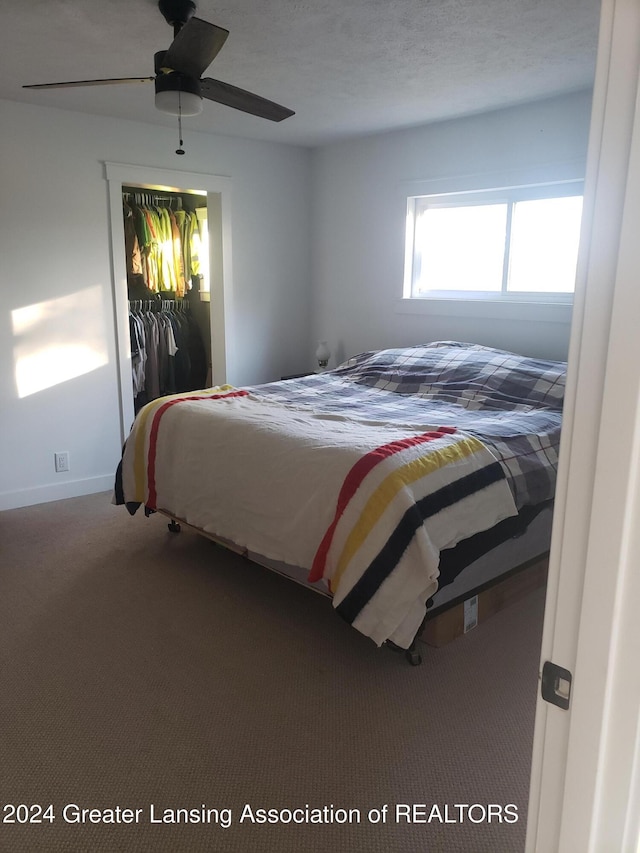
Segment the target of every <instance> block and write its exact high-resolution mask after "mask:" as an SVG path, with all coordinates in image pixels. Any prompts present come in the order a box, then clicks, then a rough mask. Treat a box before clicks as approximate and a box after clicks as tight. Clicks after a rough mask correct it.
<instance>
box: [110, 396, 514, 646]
mask: <svg viewBox="0 0 640 853" xmlns="http://www.w3.org/2000/svg"><path fill="white" fill-rule="evenodd" d="M114 503H117V504H125V505H126V506H127V508H128V509H129V511H130V512H131V513H133V512H135V511H136V509H137V508H138V507H139V506H140V505H142V504H144V505H145V506H146V507H148V508H150V509H164V510H166V511H168V512H170V513H171V514H174V515H175V516H177V517H179V518H182V519H184V520H185V521H187V522H188V523H190V524H192V525H194V526H195V527H198V528H200V529H202V530H204V531H205V532H208V533H210V534H212V535H214V536H219V537H221V538H224V539H228V540H230V541H232V542H234V543H235V544H236V545H239V546H240V547H243V548H246V549H247V550H249V551H252V552H255V553H258V554H261V555H262V556H264V557H267V558H269V559H270V560H279V561H282V562H285V563H289V564H292V565H296V566H301V567H303V568H306V569H308V570H309V571H310V579H311V580H318V579H319V578H323V579H324V580H325V581H326V583H327V584H328V586H329V588H330V590H331V592H332V595H333V603H334V607H335V608H336V609H337V611H338V613H339V614H340V615H341V616H342V617H343V618H345V619H346V620H347V621H348V622H350V623H351V624H352V625H353V626H354V627H355V628H356V629H357V630H359V631H361V632H362V633H364V634H365V635H366V636H369V637H371V638H372V639H373V640H374V641H375V642H376V643H377V644H382V643H383V642H384V641H385V640H387V639H390V640H392V641H393V642H394V643H396V644H397V645H399V646H402V647H403V648H407V647H408V646H409V645H410V644H411V642H412V640H413V639H414V636H415V633H416V631H417V630H418V628H419V626H420V624H421V622H422V620H423V618H424V614H425V611H426V601H427V599H428V598H429V596H431V595H432V594H433V593H434V592H435V590H436V588H437V578H438V560H439V552H440V550H442V549H443V548H446V547H452V546H453V545H455V544H456V542H458V541H459V540H461V539H463V538H466V537H468V536H471V535H473V534H475V533H477V532H479V531H482V530H485V529H487V528H489V527H491V526H493V525H494V524H496V523H497V522H498V521H500V520H502V519H503V518H506V517H508V516H511V515H515V514H516V507H515V504H514V500H513V496H512V493H511V489H510V487H509V484H508V480H507V476H506V473H505V469H504V466H503V465H501V464H500V463H499V462H498V461H496V458H495V456H494V455H493V454H492V453H491V452H490V451H489V450H488V449H487V448H486V447H485V445H484V444H483V443H482V442H481V441H480V440H479V439H478V438H476V437H473V436H471V435H469V434H467V433H462V432H460V431H458V430H457V429H456V428H455V427H445V428H438V427H437V426H436V425H433V426H432V427H431V428H428V429H425V428H424V425H422V424H421V425H419V426H416V427H413V428H412V427H411V426H408V425H406V424H405V425H402V426H398V425H395V424H388V423H384V422H378V421H367V420H360V419H357V418H355V419H354V418H351V417H347V416H342V415H338V414H336V413H330V414H323V413H320V412H313V411H309V410H308V409H305V408H302V409H297V408H296V407H295V406H294V405H291V404H289V403H287V404H283V403H280V402H278V401H274V400H272V399H270V398H268V397H263V396H261V395H260V394H258V393H252V392H251V391H247V390H236V389H233V388H231V387H229V386H223V387H220V388H212V389H208V390H206V391H201V392H192V393H189V394H185V395H175V396H172V397H166V398H162V399H160V400H155V401H153V402H152V403H149V404H148V405H147V406H145V407H144V408H143V409H142V410H141V411H140V413H139V414H138V416H137V418H136V421H135V423H134V426H133V428H132V431H131V434H130V436H129V438H128V440H127V442H126V445H125V449H124V452H123V458H122V461H121V463H120V466H119V468H118V472H117V475H116V486H115V493H114Z"/></svg>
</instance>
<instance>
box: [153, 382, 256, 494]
mask: <svg viewBox="0 0 640 853" xmlns="http://www.w3.org/2000/svg"><path fill="white" fill-rule="evenodd" d="M248 393H249V392H248V391H229V392H228V393H226V394H210V395H208V396H206V397H177V398H175V399H173V400H169V401H168V402H167V403H164V404H163V405H162V406H160V408H159V409H158V411H157V412H156V413H155V414H154V416H153V422H152V424H151V432H150V433H149V456H148V459H147V480H148V487H149V497H148V499H147V502H146V504H145V505H146V506H147V507H148V508H149V509H157V506H156V501H157V494H156V446H157V442H158V429H159V427H160V420H161V418H162V416H163V415H164V413H165V412H166V411H167V410H168V409H170V408H171V406H174V405H175V404H176V403H188V402H192V401H193V400H220V399H222V398H223V397H225V398H226V397H246V396H247V395H248Z"/></svg>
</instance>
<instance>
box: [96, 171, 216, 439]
mask: <svg viewBox="0 0 640 853" xmlns="http://www.w3.org/2000/svg"><path fill="white" fill-rule="evenodd" d="M105 169H106V179H107V181H108V188H109V206H110V225H111V260H112V280H113V300H114V312H115V319H116V323H115V328H116V358H117V371H118V383H119V397H120V429H121V437H122V441H123V442H124V440H125V439H126V437H127V435H128V434H129V430H130V428H131V424H132V423H133V419H134V416H135V404H134V387H133V381H132V379H133V371H132V366H133V365H132V352H131V338H130V328H129V296H130V283H131V276H130V275H129V282H128V280H127V279H128V276H127V272H128V270H127V260H126V259H127V248H126V244H125V227H124V216H123V200H125V199H126V198H129V199H130V200H132V201H134V203H140V202H141V203H142V204H144V203H149V204H152V205H154V206H155V205H159V204H160V203H162V204H165V205H168V206H173V207H174V208H177V207H178V205H180V206H182V205H184V206H185V207H188V208H190V209H193V210H194V211H197V210H198V209H199V210H200V216H201V218H202V217H203V213H204V211H206V230H204V234H205V237H206V238H208V240H207V239H205V240H204V241H203V242H204V243H205V244H206V243H207V242H208V247H207V249H206V250H205V251H206V256H203V258H202V264H201V269H202V272H203V277H202V280H199V278H198V279H193V280H192V281H190V282H189V283H190V284H191V290H190V291H188V295H187V297H186V298H185V299H184V306H186V305H189V307H190V310H191V311H192V312H193V320H194V321H195V323H196V324H197V326H198V329H199V330H200V334H201V336H202V339H203V344H204V350H205V356H206V359H207V365H206V367H207V368H208V369H207V370H206V381H207V383H210V384H212V385H218V384H222V383H224V382H226V381H227V376H228V373H229V369H230V367H232V365H231V361H232V356H231V352H230V343H231V341H230V336H229V335H227V333H226V332H227V330H228V329H229V327H230V318H231V309H232V300H231V295H232V287H231V208H230V205H231V198H230V196H231V180H230V179H229V178H225V177H218V176H215V175H201V174H194V173H189V172H179V171H173V170H165V169H152V168H147V167H142V166H129V165H123V164H118V163H106V164H105ZM166 284H167V283H166V282H164V284H163V285H162V286H163V287H166ZM196 288H197V292H196ZM159 295H160V298H161V299H162V296H163V293H162V289H161V290H160V292H159ZM164 295H165V296H168V297H169V299H168V300H167V301H166V305H167V307H168V308H172V307H173V306H172V304H171V303H172V302H175V300H174V298H173V297H174V293H172V292H171V291H170V290H169V289H167V292H166V293H165V294H164Z"/></svg>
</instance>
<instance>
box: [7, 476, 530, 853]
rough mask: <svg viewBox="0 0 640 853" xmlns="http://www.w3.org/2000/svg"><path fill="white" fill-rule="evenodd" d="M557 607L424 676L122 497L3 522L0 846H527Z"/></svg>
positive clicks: (476, 643)
mask: <svg viewBox="0 0 640 853" xmlns="http://www.w3.org/2000/svg"><path fill="white" fill-rule="evenodd" d="M543 608H544V595H543V592H542V591H541V590H539V591H537V592H536V593H533V594H531V595H530V596H528V597H527V598H526V599H523V600H522V601H519V602H517V603H515V604H513V605H512V606H510V607H509V608H507V609H505V610H503V611H502V612H500V613H498V614H497V615H495V616H493V617H492V618H491V619H489V620H487V621H486V622H485V623H483V624H481V625H479V626H478V627H477V628H475V629H474V630H472V631H471V632H469V633H468V634H466V635H465V636H464V637H461V638H459V639H458V640H455V641H454V642H452V643H450V644H449V645H447V646H445V647H443V648H440V649H433V648H430V647H427V646H423V647H422V654H423V664H422V666H419V667H411V666H409V665H408V664H407V663H406V661H405V660H404V658H403V656H401V655H397V654H394V653H393V652H392V651H390V650H388V649H384V648H383V649H378V648H376V647H375V645H374V644H373V643H372V642H371V641H370V640H368V639H366V638H365V637H363V636H361V635H360V634H358V633H357V632H356V631H355V630H354V629H352V628H351V627H349V626H348V625H346V624H345V623H343V622H342V621H341V620H340V619H339V617H338V616H337V615H336V614H335V612H334V611H333V609H332V608H331V605H330V602H329V601H328V600H327V599H325V598H323V597H322V596H319V595H317V594H315V593H313V592H311V591H309V590H307V589H305V588H303V587H300V586H298V585H296V584H294V583H293V582H291V581H288V580H286V579H284V578H281V577H280V576H278V575H276V574H273V573H272V572H269V571H267V570H266V569H263V568H262V567H259V566H256V565H253V564H251V563H249V562H247V561H245V560H243V559H242V558H241V557H239V556H237V555H235V554H233V553H230V552H227V551H225V550H224V549H222V548H220V547H218V546H216V545H214V544H213V543H211V542H210V541H208V540H206V539H203V538H201V537H198V536H194V535H191V534H189V533H185V532H183V533H181V534H180V535H174V534H171V533H169V532H168V531H167V526H166V521H165V520H164V519H162V518H161V517H159V516H153V517H151V518H145V517H144V515H143V514H142V513H138V514H137V515H136V516H134V517H133V518H132V517H130V516H129V515H128V514H127V513H126V511H125V510H124V509H123V508H121V507H114V506H112V505H111V503H110V495H108V494H104V493H103V494H98V495H91V496H88V497H84V498H73V499H70V500H64V501H57V502H54V503H48V504H41V505H38V506H32V507H27V508H24V509H17V510H10V511H6V512H3V513H0V667H1V673H0V750H1V755H0V805H1V806H2V808H3V812H2V822H1V823H0V850H2V851H10V853H21V851H30V853H31V851H91V853H93V851H109V852H110V853H111V851H141V853H143V851H150V853H151V851H153V853H158V851H172V853H175V851H194V853H195V852H196V851H220V853H240V851H242V853H247V852H249V853H251V851H274V853H288V851H291V853H294V851H295V853H306V851H309V853H315V851H318V853H325V851H327V853H328V851H349V853H360V851H362V853H365V851H366V853H377V851H380V853H383V851H384V853H395V851H398V853H400V851H402V853H413V851H416V853H417V851H429V853H439V851H443V853H458V851H460V853H518V852H519V851H522V850H523V849H524V838H525V829H526V811H527V798H528V790H529V774H530V758H531V745H532V737H533V723H534V713H535V697H536V685H537V669H538V658H539V650H540V639H541V632H542V615H543ZM270 810H272V811H270Z"/></svg>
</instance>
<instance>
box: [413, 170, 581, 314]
mask: <svg viewBox="0 0 640 853" xmlns="http://www.w3.org/2000/svg"><path fill="white" fill-rule="evenodd" d="M581 217H582V182H578V181H568V182H566V183H562V184H545V185H536V186H526V187H510V188H506V189H505V188H502V189H495V190H489V191H482V192H461V193H452V194H447V195H429V196H412V197H411V198H409V200H408V207H407V247H406V249H407V251H406V265H405V287H404V297H405V298H413V299H425V298H439V299H466V300H469V299H471V300H477V299H485V300H486V299H489V300H501V301H532V300H538V301H544V302H565V303H567V302H571V301H572V298H573V290H574V284H575V276H576V263H577V258H578V243H579V238H580V222H581Z"/></svg>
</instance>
